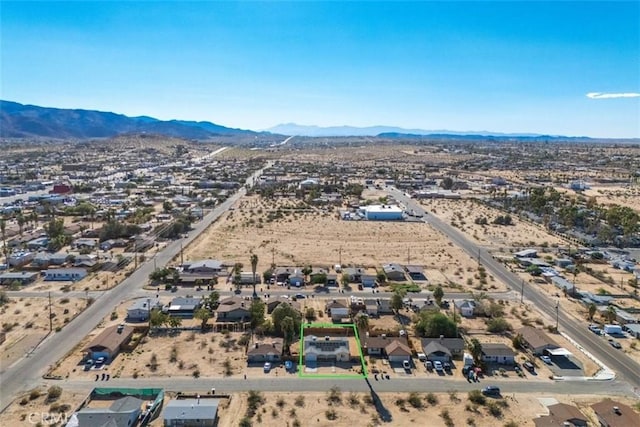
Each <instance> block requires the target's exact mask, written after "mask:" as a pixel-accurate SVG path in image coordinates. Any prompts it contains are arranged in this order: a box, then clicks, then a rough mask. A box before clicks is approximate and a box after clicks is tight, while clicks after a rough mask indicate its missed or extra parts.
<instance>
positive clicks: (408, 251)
mask: <svg viewBox="0 0 640 427" xmlns="http://www.w3.org/2000/svg"><path fill="white" fill-rule="evenodd" d="M409 264H411V247H410V246H409V247H408V248H407V265H409Z"/></svg>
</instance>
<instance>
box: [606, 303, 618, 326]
mask: <svg viewBox="0 0 640 427" xmlns="http://www.w3.org/2000/svg"><path fill="white" fill-rule="evenodd" d="M604 316H605V319H607V322H609V323H613V321H615V320H616V308H615V307H614V306H612V305H610V306H609V307H607V311H606V312H605V314H604Z"/></svg>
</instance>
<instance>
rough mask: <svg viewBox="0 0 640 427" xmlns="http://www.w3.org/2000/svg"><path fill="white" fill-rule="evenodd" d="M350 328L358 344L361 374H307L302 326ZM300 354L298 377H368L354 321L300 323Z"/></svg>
mask: <svg viewBox="0 0 640 427" xmlns="http://www.w3.org/2000/svg"><path fill="white" fill-rule="evenodd" d="M305 327H307V328H332V329H335V328H352V329H353V334H354V336H355V338H356V345H357V346H358V353H360V366H361V367H362V372H363V373H362V374H353V375H351V374H307V373H305V372H304V363H303V361H302V360H303V358H304V328H305ZM299 347H300V355H299V360H298V377H300V378H340V379H362V378H367V377H368V371H367V367H366V363H365V360H364V356H363V354H362V346H361V345H360V336H359V335H358V328H357V326H356V324H355V323H305V322H301V323H300V346H299Z"/></svg>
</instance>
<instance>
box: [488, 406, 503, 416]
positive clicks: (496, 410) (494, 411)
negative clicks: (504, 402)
mask: <svg viewBox="0 0 640 427" xmlns="http://www.w3.org/2000/svg"><path fill="white" fill-rule="evenodd" d="M487 410H488V411H489V414H491V415H492V416H494V417H496V418H500V417H501V416H502V408H500V406H499V405H498V404H496V403H495V402H489V403H488V404H487Z"/></svg>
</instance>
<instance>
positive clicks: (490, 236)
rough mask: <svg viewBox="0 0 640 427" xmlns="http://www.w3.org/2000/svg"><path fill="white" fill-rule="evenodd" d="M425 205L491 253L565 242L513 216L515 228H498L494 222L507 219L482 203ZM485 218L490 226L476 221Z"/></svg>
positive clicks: (463, 201)
mask: <svg viewBox="0 0 640 427" xmlns="http://www.w3.org/2000/svg"><path fill="white" fill-rule="evenodd" d="M421 203H422V205H423V206H424V207H425V208H426V209H427V210H428V211H429V212H430V213H432V214H433V215H435V216H437V217H438V218H440V219H442V220H444V221H446V222H447V223H449V224H451V225H454V226H455V227H456V228H457V229H458V230H460V231H462V232H463V233H465V235H466V236H467V237H469V238H471V239H472V240H474V241H476V242H477V243H479V244H481V245H482V246H483V247H485V248H486V249H489V250H502V251H504V250H505V249H510V248H514V247H515V248H520V247H526V246H541V245H543V244H546V245H549V246H554V245H563V244H564V242H563V240H562V239H559V238H558V237H556V236H553V235H551V234H549V233H547V232H546V231H545V230H544V229H543V228H541V227H537V226H535V225H533V224H530V223H527V222H525V221H521V220H519V219H518V218H517V217H516V216H514V215H512V216H511V218H512V220H513V224H514V225H511V226H504V225H494V224H492V222H493V220H494V219H495V218H496V217H498V216H500V215H505V214H504V212H501V211H500V210H498V209H495V208H490V207H487V206H485V205H483V204H481V203H479V202H476V201H473V200H468V199H461V200H422V201H421ZM480 217H484V218H486V219H487V221H488V224H487V225H479V224H476V223H475V222H474V221H475V219H476V218H480Z"/></svg>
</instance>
